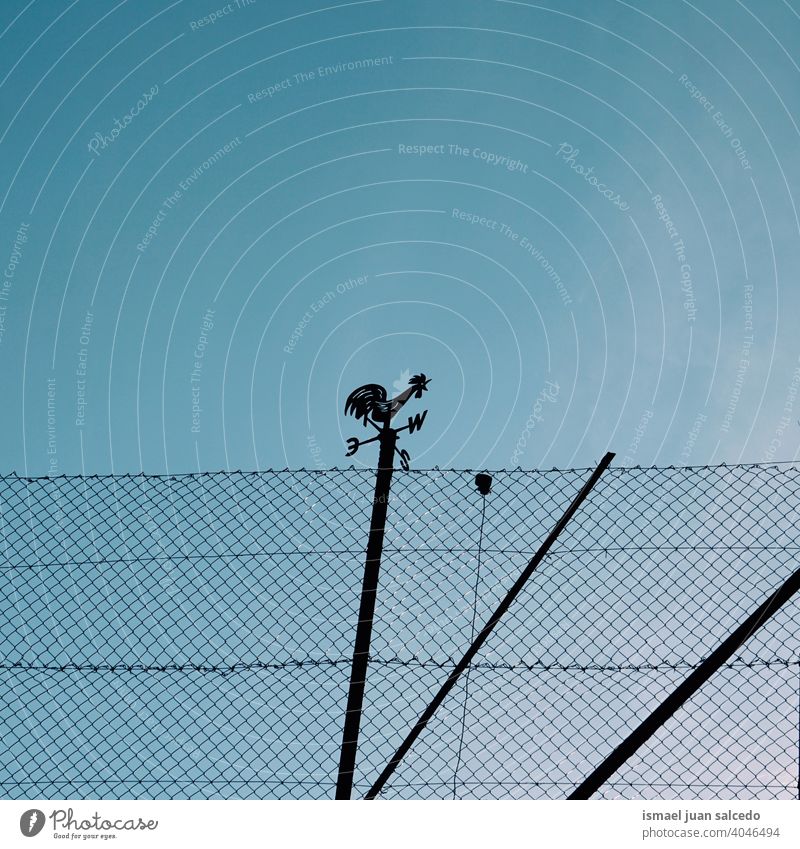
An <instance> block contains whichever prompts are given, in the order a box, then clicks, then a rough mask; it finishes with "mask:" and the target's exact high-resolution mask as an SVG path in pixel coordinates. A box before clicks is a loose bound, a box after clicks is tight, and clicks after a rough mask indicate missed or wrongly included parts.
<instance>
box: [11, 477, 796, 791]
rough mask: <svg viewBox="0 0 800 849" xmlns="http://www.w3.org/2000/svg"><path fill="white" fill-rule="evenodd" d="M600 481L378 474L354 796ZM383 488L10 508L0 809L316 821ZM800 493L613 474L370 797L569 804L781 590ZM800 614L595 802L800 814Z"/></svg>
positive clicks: (328, 485) (774, 628)
mask: <svg viewBox="0 0 800 849" xmlns="http://www.w3.org/2000/svg"><path fill="white" fill-rule="evenodd" d="M588 474H589V472H588V471H587V470H566V471H564V470H560V471H559V470H553V471H521V470H517V471H499V472H493V473H492V475H493V485H492V491H491V493H490V494H489V495H487V496H486V497H483V496H481V495H480V493H479V492H478V491H477V489H476V488H475V484H474V473H472V472H469V471H440V470H429V471H411V472H397V473H396V474H395V478H394V481H393V485H392V497H391V503H390V507H389V519H388V526H387V536H386V548H385V551H384V558H383V565H382V569H381V579H380V588H379V593H378V604H377V609H376V617H375V628H374V632H373V641H372V648H371V653H370V657H371V660H370V666H369V673H368V679H367V687H366V696H365V705H364V714H363V718H362V724H361V740H360V746H359V753H358V761H357V765H356V776H355V792H357V793H358V794H359V795H363V794H364V793H365V792H366V791H367V790H368V789H369V787H370V786H371V784H372V782H373V781H374V779H375V778H376V777H377V775H378V773H379V772H380V771H381V769H382V768H383V766H384V765H385V763H386V761H387V760H388V759H389V758H390V757H391V755H392V754H393V752H394V750H395V749H396V747H397V746H398V744H399V743H400V742H401V741H402V739H403V737H404V736H405V734H406V733H407V731H408V730H409V728H410V727H411V725H412V724H413V722H414V721H415V720H416V718H417V717H418V716H419V714H420V713H421V712H422V710H423V709H424V707H425V706H426V705H427V704H428V702H429V701H430V699H431V697H432V696H433V695H434V694H435V692H436V690H437V689H438V687H439V686H440V685H441V683H442V682H443V680H444V678H445V677H446V675H447V673H448V671H449V670H450V669H451V668H452V666H453V664H454V663H455V662H456V661H457V660H458V659H459V658H460V656H461V655H462V654H463V652H464V651H465V649H466V648H467V647H468V646H469V644H470V642H471V639H472V635H473V634H474V633H475V632H476V630H477V629H479V628H480V627H481V626H482V625H483V624H484V622H485V621H486V620H487V619H488V617H489V615H490V614H491V612H492V611H493V609H494V607H495V606H496V605H497V603H498V602H499V601H500V599H501V598H502V597H503V595H504V594H505V592H506V591H507V589H508V588H509V587H510V586H511V584H512V583H513V581H514V580H515V578H516V577H517V576H518V574H519V572H520V571H521V570H522V568H523V567H524V566H525V564H526V563H527V561H528V559H529V558H530V556H531V554H532V553H533V551H535V549H536V548H537V546H538V544H539V543H540V542H541V541H542V540H543V539H544V537H545V536H546V535H547V533H548V532H549V531H550V530H551V528H552V527H553V525H554V524H555V522H556V521H557V520H558V518H560V516H561V514H562V513H563V511H564V510H565V509H566V507H567V505H568V504H569V502H570V501H571V500H572V498H573V497H574V495H575V494H576V492H577V491H578V490H579V489H580V487H581V485H582V484H583V482H584V481H585V479H586V478H587V477H588ZM373 484H374V474H373V473H371V472H369V471H363V470H348V471H340V470H331V471H306V470H304V471H267V472H258V473H239V472H236V473H227V472H225V473H223V472H220V473H204V474H194V475H179V476H171V477H164V476H144V475H139V476H96V477H51V478H23V477H18V476H6V477H2V478H0V508H1V509H2V515H1V516H0V529H1V530H2V535H3V550H2V559H1V560H0V692H1V695H0V722H1V723H2V729H3V735H2V737H3V745H2V747H0V795H2V796H4V797H6V798H9V797H10V798H156V799H160V798H332V797H333V791H334V787H335V783H336V769H337V766H338V755H339V746H340V743H341V729H342V721H343V712H344V705H345V702H346V695H347V684H348V679H349V671H350V669H349V667H350V658H351V654H352V643H353V636H354V631H355V624H356V616H357V611H358V600H359V599H358V597H359V593H360V587H361V577H362V570H363V558H364V549H365V545H366V537H367V529H368V526H369V515H370V510H371V504H372V490H373ZM798 484H800V471H798V469H796V468H794V467H788V466H783V467H780V466H769V467H767V466H729V467H726V466H714V467H692V468H647V469H639V468H634V469H617V468H611V469H609V470H608V471H606V472H605V474H604V475H603V476H602V477H601V479H600V481H599V483H598V484H597V486H596V487H595V489H594V490H593V491H592V493H591V494H590V496H589V498H588V499H587V501H586V502H585V503H584V505H583V506H582V507H581V509H580V511H579V512H578V514H577V515H576V516H575V518H574V519H573V520H572V522H571V523H570V524H569V525H568V526H567V528H566V530H565V531H564V533H563V534H562V535H561V536H560V538H559V539H558V541H557V542H556V544H555V545H554V547H553V548H552V549H551V553H550V554H549V555H548V556H547V558H546V559H545V560H544V562H543V563H542V564H541V566H540V567H539V570H538V571H537V572H536V574H535V575H534V576H533V577H532V578H531V580H530V581H529V583H528V585H527V586H526V588H525V589H524V590H523V592H522V594H521V595H520V596H519V597H518V599H517V600H516V601H515V603H514V604H513V605H512V607H511V609H510V610H509V612H508V614H507V615H506V617H505V618H504V619H503V620H501V622H500V623H499V625H498V626H497V628H496V629H495V631H494V633H493V634H492V636H491V637H490V638H489V640H488V641H487V643H486V645H485V646H484V648H483V649H482V651H481V652H480V653H479V655H478V656H477V658H476V660H475V661H474V662H473V664H472V666H471V667H470V668H469V669H468V671H467V672H466V673H465V674H464V675H463V676H462V678H461V680H460V681H459V683H458V685H457V686H456V688H455V689H454V690H453V691H452V693H451V694H450V695H449V696H448V698H447V699H446V701H445V702H444V704H443V705H442V706H441V708H440V710H439V711H438V712H437V714H436V715H435V716H434V718H433V719H432V721H431V722H430V724H429V726H428V727H427V728H426V730H425V731H424V732H423V733H422V735H421V737H420V738H419V740H417V742H416V744H415V745H414V747H413V748H412V749H411V751H410V752H409V753H408V755H407V756H406V758H405V759H404V761H403V762H402V763H401V764H400V766H399V768H398V769H397V771H396V772H395V774H394V775H393V777H392V778H391V780H390V781H389V782H388V784H387V785H386V787H385V788H384V791H383V793H382V796H383V797H385V798H564V797H565V796H566V795H567V794H568V793H569V792H570V791H571V790H572V789H573V788H574V787H575V786H576V785H577V784H578V783H580V781H581V780H582V779H583V778H585V777H586V775H587V774H588V773H589V772H591V770H592V769H593V768H594V767H595V766H596V765H597V764H598V763H599V762H600V761H601V760H602V759H603V758H604V757H605V756H606V755H607V754H608V753H609V752H610V751H611V750H612V749H613V748H614V747H615V746H616V745H617V743H619V742H620V740H621V739H622V738H623V737H624V736H626V735H627V733H628V732H629V731H630V730H632V728H634V727H635V726H636V725H638V723H639V722H640V721H641V720H642V719H643V718H644V717H645V716H646V715H647V714H648V713H649V712H650V711H651V710H652V709H653V708H654V707H655V706H656V705H657V704H658V703H660V702H661V701H662V700H663V699H664V698H665V697H666V696H667V695H668V694H669V693H670V692H671V691H672V690H673V689H674V688H675V686H677V684H678V683H679V682H680V681H682V680H683V679H684V678H685V677H686V675H687V674H688V673H689V672H690V671H691V669H693V668H694V667H696V666H697V665H698V663H699V662H700V661H701V660H702V659H703V658H704V657H705V656H707V655H708V654H709V653H710V651H711V650H713V648H715V647H716V646H717V645H718V644H719V642H720V641H721V640H722V639H723V638H724V637H725V636H727V635H728V634H729V633H730V632H731V631H732V630H733V629H734V628H735V627H736V626H737V625H738V624H739V623H740V622H741V621H742V620H743V619H744V618H745V617H746V615H747V614H748V613H750V612H751V611H752V610H753V609H754V608H755V607H756V606H757V605H758V604H759V603H760V602H761V601H762V600H763V599H764V598H765V597H766V596H767V595H768V594H769V593H770V591H772V590H774V589H775V588H776V587H777V586H779V585H780V583H781V582H782V581H783V580H784V579H785V578H786V577H788V575H789V574H790V573H791V572H792V571H793V570H794V569H795V568H796V566H797V552H798V540H797V533H796V527H797V518H798V515H800V511H798V506H799V504H798V492H799V491H800V486H798ZM799 612H800V604H799V603H798V601H797V599H795V600H793V601H791V602H790V603H789V604H787V605H786V606H785V607H784V608H783V609H782V610H781V611H780V612H779V613H778V614H777V615H776V616H774V617H773V618H772V619H771V620H770V621H769V622H768V623H767V624H766V625H765V626H764V627H762V628H761V629H760V630H759V631H758V632H757V633H756V634H755V635H754V636H753V637H752V638H751V639H750V640H749V641H748V642H747V643H746V644H745V646H744V647H743V648H742V649H741V650H740V652H739V653H738V654H737V655H736V656H735V657H734V658H732V659H731V661H730V662H729V663H728V664H726V666H725V667H723V668H722V669H721V670H720V671H719V672H718V673H717V674H716V675H715V676H714V677H713V678H712V679H711V680H710V681H709V682H707V683H706V684H705V685H704V686H703V688H702V689H701V690H700V691H699V692H698V693H697V694H696V695H695V696H694V697H693V698H692V699H691V700H690V701H689V702H688V703H687V704H686V705H685V706H684V707H683V708H681V709H680V710H679V711H678V712H677V713H676V714H675V716H673V718H672V719H671V720H670V721H669V722H668V723H667V724H666V725H665V726H664V727H663V728H661V730H660V731H659V732H658V733H657V734H656V735H655V736H654V737H652V738H651V739H650V740H649V741H648V743H646V744H645V745H644V746H643V747H642V748H641V749H640V750H639V752H638V753H637V754H636V756H634V757H633V758H632V759H631V760H629V761H628V762H627V763H626V764H625V765H624V766H623V768H622V769H621V770H620V771H619V772H618V773H617V774H616V775H615V776H614V777H613V779H612V780H611V781H610V782H609V783H608V784H606V785H604V787H603V788H602V789H601V791H600V792H599V794H598V795H602V796H605V797H607V798H614V797H623V798H647V799H655V798H665V799H680V798H709V799H711V798H716V799H734V798H745V799H753V798H767V799H771V798H795V797H796V796H797V794H798V768H799V767H798V764H800V751H798V725H799V723H800V704H798V699H799V698H800V634H799V633H798V628H797V623H798V613H799Z"/></svg>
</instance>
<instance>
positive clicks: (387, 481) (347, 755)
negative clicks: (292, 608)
mask: <svg viewBox="0 0 800 849" xmlns="http://www.w3.org/2000/svg"><path fill="white" fill-rule="evenodd" d="M396 445H397V431H395V430H394V429H393V428H392V427H390V423H389V420H388V419H387V421H386V424H385V425H384V427H383V428H382V430H381V432H380V453H379V455H378V472H377V475H376V477H375V495H374V497H373V500H372V518H371V520H370V526H369V539H368V541H367V556H366V561H365V563H364V580H363V582H362V585H361V604H360V607H359V611H358V625H357V627H356V639H355V645H354V647H353V664H352V668H351V671H350V689H349V691H348V694H347V709H346V713H345V719H344V731H343V732H342V750H341V754H340V757H339V774H338V776H337V779H336V798H337V799H349V798H350V796H351V794H352V792H353V773H354V772H355V767H356V754H357V752H358V734H359V730H360V727H361V710H362V707H363V704H364V685H365V683H366V679H367V664H368V660H369V645H370V641H371V639H372V620H373V618H374V616H375V599H376V597H377V594H378V576H379V573H380V568H381V555H382V554H383V537H384V531H385V528H386V510H387V508H388V506H389V487H390V485H391V482H392V472H393V471H394V468H393V465H394V451H395V446H396Z"/></svg>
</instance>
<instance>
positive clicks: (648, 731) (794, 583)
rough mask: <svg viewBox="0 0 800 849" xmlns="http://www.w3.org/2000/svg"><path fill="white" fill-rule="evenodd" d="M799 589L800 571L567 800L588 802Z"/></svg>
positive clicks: (714, 652) (702, 664) (749, 618)
mask: <svg viewBox="0 0 800 849" xmlns="http://www.w3.org/2000/svg"><path fill="white" fill-rule="evenodd" d="M798 589H800V569H797V570H796V571H795V572H793V573H792V574H791V575H790V576H789V577H788V578H787V579H786V581H784V583H783V584H782V585H781V586H780V587H779V588H778V589H777V590H776V591H775V592H774V593H773V594H772V595H771V596H770V597H769V598H768V599H767V600H766V601H765V602H763V603H762V604H761V605H760V606H759V607H758V608H757V609H756V610H755V611H753V613H751V614H750V616H748V617H747V619H745V621H744V622H742V624H741V625H740V626H739V627H738V628H737V629H736V630H735V631H734V632H733V633H732V634H731V635H730V636H729V637H728V638H727V639H725V640H724V641H723V642H722V643H721V644H720V645H719V646H718V647H717V648H716V649H715V650H714V651H713V652H712V653H711V654H710V655H709V656H708V657H707V658H706V659H705V660H704V661H703V662H702V663H701V664H700V666H698V667H697V669H695V670H694V672H692V673H691V675H689V676H688V678H686V680H685V681H684V682H683V683H682V684H680V685H679V686H678V687H677V689H676V690H675V692H674V693H672V695H670V696H668V697H667V698H666V699H665V700H664V701H663V702H662V703H661V704H660V705H659V706H658V707H657V708H656V709H655V710H654V711H653V712H652V713H651V714H650V716H648V717H647V719H645V720H644V722H642V724H641V725H639V727H638V728H636V729H635V730H634V731H632V732H631V733H630V734H629V735H628V737H626V738H625V740H623V741H622V742H621V743H620V744H619V746H617V748H616V749H614V751H613V752H611V754H610V755H609V756H608V757H607V758H606V759H605V760H604V761H603V762H602V763H601V764H600V766H598V767H597V769H595V771H594V772H593V773H592V774H591V775H590V776H589V777H588V778H587V779H586V780H585V781H584V782H583V783H582V784H581V785H579V786H578V787H577V788H576V789H575V790H573V791H572V793H570V795H569V796H568V797H567V798H568V799H588V798H589V797H590V796H591V795H592V794H593V793H594V792H595V791H596V790H597V789H598V788H599V787H600V786H601V785H602V784H603V783H605V782H606V781H607V780H608V779H609V778H610V777H611V776H612V775H613V774H614V773H615V772H616V771H617V770H618V769H619V768H620V767H621V766H622V764H624V763H625V761H627V760H628V758H629V757H630V756H631V755H632V754H634V752H636V750H637V749H638V748H639V747H640V746H641V745H642V744H643V743H645V742H646V741H647V740H649V739H650V737H652V736H653V734H655V732H656V731H658V729H659V728H661V726H662V725H663V724H664V723H665V722H666V721H667V720H668V719H669V718H670V717H671V716H672V715H673V714H674V713H675V711H677V710H678V708H680V707H681V706H682V705H684V704H685V703H686V702H687V701H688V700H689V699H690V698H691V697H692V696H693V695H694V694H695V693H696V692H697V691H698V690H699V689H700V687H702V686H703V684H705V682H706V681H708V679H709V678H710V677H711V676H712V675H713V674H714V673H715V672H716V671H717V670H718V669H719V668H720V667H721V666H722V664H723V663H725V661H727V660H728V659H729V658H730V657H731V655H732V654H733V653H734V652H735V651H736V650H737V649H738V648H740V647H741V646H742V645H743V644H744V643H745V641H746V640H747V639H748V638H749V637H750V636H751V635H752V634H753V633H755V631H757V630H758V629H759V628H760V627H761V626H762V625H763V624H764V623H765V622H766V621H767V620H768V619H769V618H770V617H771V616H772V615H773V614H774V613H776V612H777V611H778V610H779V609H780V608H781V607H782V606H783V605H784V604H786V602H787V601H789V599H790V598H791V597H792V596H793V595H794V594H795V593H796V592H797V590H798Z"/></svg>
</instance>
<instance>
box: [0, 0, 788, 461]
mask: <svg viewBox="0 0 800 849" xmlns="http://www.w3.org/2000/svg"><path fill="white" fill-rule="evenodd" d="M217 13H220V14H217ZM212 18H213V19H212ZM0 32H2V41H1V42H0V43H2V45H3V50H2V64H0V74H2V77H0V79H2V85H1V86H0V97H2V113H1V114H2V116H3V117H2V124H3V127H2V130H0V135H1V137H2V141H1V142H0V144H2V147H3V148H4V163H5V167H4V169H3V176H2V178H1V179H0V203H1V204H2V205H1V206H0V227H2V234H3V241H2V246H0V248H1V249H0V254H1V256H0V260H2V264H3V267H4V278H3V291H2V292H0V313H2V314H1V315H0V319H2V324H0V330H1V331H2V334H0V362H2V365H3V368H2V370H0V380H2V390H1V391H2V397H3V398H4V399H5V402H6V410H5V414H4V417H3V434H4V438H3V447H4V455H3V468H4V469H5V470H6V471H10V470H16V471H20V472H26V473H29V474H46V473H48V472H49V473H59V474H61V473H77V472H80V471H85V472H87V473H88V472H110V471H118V472H121V471H139V470H145V471H148V472H167V471H168V472H177V471H191V470H194V469H197V468H201V469H224V468H229V469H237V468H242V469H254V468H268V467H275V468H281V467H285V466H290V467H301V466H309V467H312V468H314V467H317V466H335V465H336V466H342V465H346V464H347V463H349V462H350V461H349V460H347V459H345V457H344V440H345V439H346V438H347V437H348V436H350V435H351V433H355V432H357V431H356V430H355V422H350V421H346V420H344V418H343V416H342V407H343V402H344V398H345V396H346V395H347V393H348V392H349V391H350V390H351V389H352V388H354V387H355V386H358V385H359V384H362V383H366V382H378V383H382V384H384V385H385V386H386V387H387V388H388V389H389V391H395V388H401V387H402V386H404V385H405V384H404V381H405V379H406V378H407V376H408V375H409V374H414V373H415V372H419V371H422V372H425V373H426V374H427V375H428V376H429V377H431V378H432V382H431V386H430V389H431V391H430V393H428V395H426V396H425V399H424V401H425V404H424V405H423V404H422V402H415V404H416V405H417V406H416V407H415V408H414V409H415V411H416V410H418V409H423V408H425V407H427V408H428V409H429V410H430V413H429V416H428V419H427V421H426V425H425V428H424V429H423V430H422V431H421V432H420V433H419V434H415V435H414V436H413V438H411V439H406V440H404V442H403V444H404V445H405V447H407V448H408V450H409V451H410V453H411V455H412V462H413V463H414V464H415V465H416V466H417V467H418V468H419V467H430V466H434V465H438V466H442V467H446V466H457V467H461V468H464V467H470V468H471V467H490V468H500V467H508V466H516V465H521V466H522V467H524V468H533V467H542V466H546V467H550V466H573V465H591V464H593V463H594V462H596V461H597V460H598V459H599V457H600V456H601V455H602V453H603V452H604V451H605V450H607V449H611V450H615V451H616V452H617V454H618V459H617V462H618V463H624V464H627V465H635V464H643V465H644V464H651V463H658V464H687V463H691V464H695V463H697V464H700V463H708V462H723V461H724V462H737V461H763V460H791V459H794V458H796V456H797V452H798V447H799V446H800V438H799V437H800V428H799V427H798V422H797V420H798V410H800V401H798V399H797V393H798V389H799V388H800V372H799V371H797V369H798V366H799V365H800V360H799V359H798V357H799V355H800V346H798V342H797V338H796V332H795V328H794V317H795V316H796V315H797V313H798V309H797V306H798V305H797V298H798V287H797V286H796V280H795V275H796V269H797V267H798V259H800V257H799V256H798V254H799V253H800V252H799V251H798V244H799V243H798V233H800V223H799V222H798V211H797V208H796V201H795V198H794V195H793V191H794V189H795V187H796V186H797V185H798V178H799V177H800V170H799V169H798V156H797V150H798V136H799V135H800V129H798V124H797V116H798V98H799V97H800V88H798V86H797V74H798V70H799V69H798V64H797V62H798V60H799V59H800V57H799V56H798V55H797V50H796V46H795V45H796V44H797V43H798V36H800V8H799V7H798V5H797V3H796V2H794V0H791V2H778V0H770V2H766V3H758V4H755V3H753V2H748V3H723V2H697V3H687V2H676V3H670V4H648V3H642V2H639V3H630V4H629V3H623V2H611V0H603V2H580V0H565V2H559V3H552V4H549V6H548V5H546V4H535V3H528V2H488V0H484V2H439V3H435V4H433V3H424V2H402V3H400V2H392V1H391V0H374V1H373V2H354V3H341V4H334V3H332V4H330V5H328V6H324V5H323V4H319V3H316V4H315V3H310V2H305V0H301V2H291V3H289V2H270V3H267V2H263V0H256V2H251V3H249V4H247V3H245V2H244V0H242V2H240V4H239V5H237V4H236V3H235V2H233V3H230V4H228V5H227V6H226V5H224V4H223V5H221V6H220V5H219V4H218V5H214V4H208V3H200V2H196V3H189V2H175V3H172V4H168V3H162V2H154V1H153V0H142V2H137V3H133V2H130V1H129V2H120V3H114V2H107V3H106V2H102V3H88V2H84V0H79V1H78V2H72V3H62V2H49V0H37V2H35V3H26V2H22V0H19V2H17V0H9V2H6V3H3V4H2V8H0ZM353 459H354V461H355V462H356V464H357V465H360V464H362V463H363V464H367V465H370V464H372V463H374V461H375V456H374V451H369V450H364V451H363V452H361V453H359V454H358V455H356V457H355V458H353Z"/></svg>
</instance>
